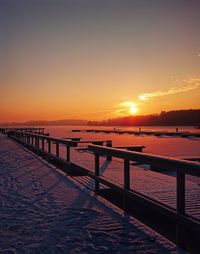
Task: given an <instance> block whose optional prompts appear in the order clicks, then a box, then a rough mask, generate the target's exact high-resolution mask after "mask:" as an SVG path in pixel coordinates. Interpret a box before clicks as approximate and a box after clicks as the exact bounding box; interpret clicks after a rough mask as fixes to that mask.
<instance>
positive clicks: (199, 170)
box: [88, 145, 200, 176]
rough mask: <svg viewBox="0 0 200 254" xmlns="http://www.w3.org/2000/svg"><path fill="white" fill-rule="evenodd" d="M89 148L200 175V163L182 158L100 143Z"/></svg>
mask: <svg viewBox="0 0 200 254" xmlns="http://www.w3.org/2000/svg"><path fill="white" fill-rule="evenodd" d="M88 149H89V150H90V151H92V152H94V153H95V154H99V155H109V156H113V157H117V158H121V159H124V160H129V161H137V162H141V163H147V164H151V165H153V166H160V167H162V165H164V166H165V169H169V170H171V169H173V170H176V171H181V172H184V173H185V174H190V175H194V176H200V163H198V162H192V161H186V160H180V159H175V158H169V157H164V156H160V155H152V154H147V153H140V152H133V151H127V150H123V149H116V148H110V147H103V146H99V145H89V146H88Z"/></svg>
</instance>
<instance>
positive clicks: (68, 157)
mask: <svg viewBox="0 0 200 254" xmlns="http://www.w3.org/2000/svg"><path fill="white" fill-rule="evenodd" d="M66 148H67V151H66V152H67V154H66V157H67V162H70V146H69V145H67V146H66Z"/></svg>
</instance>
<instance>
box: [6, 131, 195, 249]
mask: <svg viewBox="0 0 200 254" xmlns="http://www.w3.org/2000/svg"><path fill="white" fill-rule="evenodd" d="M7 135H8V136H9V137H10V138H12V139H13V140H15V141H17V142H19V143H20V144H22V145H23V146H25V147H27V148H28V149H30V150H32V151H33V152H35V153H36V154H38V155H39V156H42V157H43V158H44V159H46V160H48V161H49V162H50V163H52V164H54V165H55V166H57V167H59V168H61V169H62V170H64V171H65V172H67V173H68V174H70V175H72V176H74V177H75V176H76V177H87V178H88V179H91V180H93V181H94V187H95V188H94V190H95V192H96V193H97V194H98V195H101V196H103V197H104V198H106V199H108V200H109V201H110V202H112V203H114V204H116V205H118V206H119V207H120V208H122V209H124V210H125V211H126V212H127V213H129V214H131V215H135V216H136V217H137V218H139V219H140V220H141V221H143V222H145V223H147V224H148V225H149V226H151V227H152V228H154V229H155V230H157V231H158V232H159V233H162V234H164V235H165V236H166V237H168V238H169V239H170V240H172V241H174V242H176V243H177V244H178V245H179V246H181V247H183V248H185V249H187V250H188V249H191V248H195V250H196V249H198V250H200V246H199V239H198V236H199V235H200V219H199V218H198V217H195V216H191V215H189V214H188V213H187V212H186V209H185V206H186V204H185V202H186V180H185V175H191V176H196V177H200V164H199V163H197V162H192V161H186V160H178V159H172V158H167V157H163V156H154V155H150V154H145V153H141V152H135V151H132V150H131V149H129V150H125V148H126V149H128V148H130V147H128V146H127V147H126V146H123V147H115V148H112V147H111V142H110V141H109V142H108V141H102V140H101V144H99V143H97V142H99V141H95V140H87V141H86V143H89V146H88V149H89V150H90V151H91V152H92V153H93V154H94V165H95V167H94V168H95V170H94V172H93V171H90V170H88V169H86V168H84V167H82V166H80V165H78V164H74V163H73V162H72V160H71V158H70V148H72V147H77V145H78V143H80V140H79V141H72V140H66V139H58V138H54V137H48V136H44V135H39V134H35V133H28V132H26V131H16V130H10V131H9V132H8V133H7ZM81 142H82V143H84V141H81ZM94 142H96V144H95V143H94ZM92 143H93V144H92ZM45 144H46V145H45ZM52 144H55V146H56V152H55V154H53V153H52ZM104 144H105V145H106V146H104ZM60 145H62V146H63V145H64V146H65V147H66V153H65V154H66V157H65V158H63V157H61V154H60ZM133 147H134V146H132V149H133ZM136 149H140V151H142V149H143V147H142V146H139V147H137V148H136ZM101 156H105V157H106V160H107V161H110V160H111V159H112V158H117V159H119V160H122V161H123V185H122V186H121V185H119V184H117V183H114V182H113V181H111V180H108V179H106V178H105V177H104V176H101V175H100V158H101ZM131 162H139V163H144V164H150V165H152V166H154V167H161V168H162V166H163V165H164V167H165V168H167V169H169V170H171V169H173V170H174V171H175V172H176V176H175V179H176V196H175V199H176V207H175V208H172V207H170V206H168V205H166V204H165V203H164V202H162V201H158V200H155V199H154V198H153V197H150V196H149V195H148V194H143V193H142V192H140V191H136V190H133V189H132V188H131V183H130V175H131V172H130V167H131V166H132V165H133V164H132V163H131ZM193 198H195V197H193ZM197 200H198V201H197V202H199V196H198V197H197ZM149 216H150V218H149Z"/></svg>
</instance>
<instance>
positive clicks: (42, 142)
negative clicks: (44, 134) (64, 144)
mask: <svg viewBox="0 0 200 254" xmlns="http://www.w3.org/2000/svg"><path fill="white" fill-rule="evenodd" d="M42 150H43V151H44V138H42Z"/></svg>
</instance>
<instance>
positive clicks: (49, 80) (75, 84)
mask: <svg viewBox="0 0 200 254" xmlns="http://www.w3.org/2000/svg"><path fill="white" fill-rule="evenodd" d="M199 13H200V1H199V0H188V1H186V0H167V1H166V0H90V1H89V0H40V1H39V0H38V1H37V0H26V1H20V0H13V1H12V0H0V122H5V121H27V120H36V119H37V120H55V119H67V118H70V119H89V120H92V119H94V120H96V119H99V120H101V119H107V118H110V117H112V118H114V117H118V116H125V115H135V114H150V113H158V112H160V111H163V110H166V111H168V110H173V109H190V108H193V109H194V108H200V15H199Z"/></svg>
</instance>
